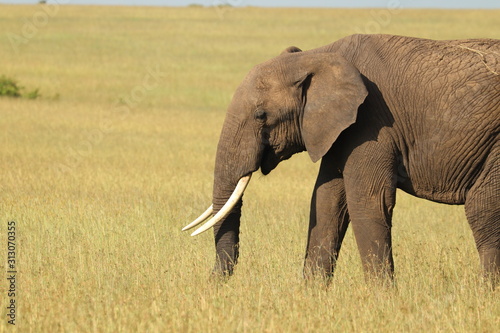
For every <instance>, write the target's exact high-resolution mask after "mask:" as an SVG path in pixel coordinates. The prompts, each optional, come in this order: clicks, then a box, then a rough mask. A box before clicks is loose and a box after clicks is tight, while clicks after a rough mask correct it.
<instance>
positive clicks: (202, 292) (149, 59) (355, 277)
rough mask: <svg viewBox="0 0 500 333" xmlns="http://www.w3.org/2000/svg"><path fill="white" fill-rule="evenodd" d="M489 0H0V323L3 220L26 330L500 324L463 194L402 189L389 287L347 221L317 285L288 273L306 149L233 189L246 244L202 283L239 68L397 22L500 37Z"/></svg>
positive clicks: (297, 258) (417, 31) (303, 218)
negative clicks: (448, 1)
mask: <svg viewBox="0 0 500 333" xmlns="http://www.w3.org/2000/svg"><path fill="white" fill-rule="evenodd" d="M499 16H500V11H498V10H496V11H440V10H405V9H397V10H392V11H391V10H388V9H377V10H370V9H366V10H346V9H343V10H338V9H259V8H238V9H234V8H197V7H190V8H146V7H92V6H69V5H68V6H58V5H53V6H52V7H42V6H6V5H2V6H0V32H1V35H0V75H6V76H9V77H13V78H15V79H17V80H18V81H19V83H20V84H21V85H23V86H25V87H26V89H35V88H39V89H40V94H41V97H40V98H38V99H35V100H27V99H23V98H17V99H12V98H5V97H3V98H0V143H1V145H0V190H1V199H0V240H1V242H0V244H2V245H1V248H2V250H1V251H0V268H1V269H0V271H1V274H0V275H1V281H2V282H1V283H0V286H1V289H0V290H1V294H0V307H1V308H2V309H3V310H2V311H1V317H0V318H1V323H0V331H7V330H8V329H9V326H10V325H9V324H8V320H9V318H8V317H7V315H6V314H7V309H6V307H7V306H8V302H9V301H10V297H9V296H8V295H7V289H8V288H9V285H8V281H7V277H8V276H7V271H8V267H7V256H8V254H7V249H6V245H5V244H6V242H7V235H8V234H7V228H8V222H10V221H15V223H16V269H17V276H16V277H17V279H16V296H15V301H16V327H17V328H18V329H19V330H20V331H23V332H89V331H94V332H108V331H115V332H116V331H120V332H127V331H131V332H133V331H142V332H145V331H151V332H168V331H178V332H220V331H226V332H346V331H353V332H388V331H393V332H396V331H406V332H408V331H414V332H420V331H428V332H429V331H430V332H498V330H499V327H500V294H499V292H500V290H498V288H497V290H496V291H495V292H491V291H488V289H487V288H485V287H484V285H482V284H481V281H480V279H479V277H478V273H479V260H478V257H477V253H476V252H475V247H474V243H473V239H472V235H471V232H470V230H469V227H468V225H467V222H466V219H465V216H464V211H463V207H460V206H459V207H454V206H446V205H440V204H435V203H430V202H428V201H424V200H419V199H415V198H412V197H410V196H408V195H405V194H404V193H398V203H397V206H396V209H395V216H394V232H393V235H394V254H395V263H396V281H397V282H396V287H395V288H392V289H376V288H371V287H370V286H368V285H367V284H366V283H365V281H364V279H363V274H362V271H361V264H360V260H359V256H358V253H357V249H356V246H355V244H354V240H353V237H352V234H351V232H350V230H349V231H348V235H347V236H346V240H345V242H344V245H343V248H342V252H341V256H340V262H339V265H338V270H337V273H336V276H335V278H334V280H333V283H332V285H331V286H330V288H325V287H324V286H323V285H322V284H320V283H317V284H316V283H312V284H306V283H305V282H304V281H303V280H302V278H301V268H302V260H303V255H304V249H305V242H306V233H307V224H308V222H307V220H308V210H309V200H310V195H311V191H312V187H313V184H314V179H315V175H316V172H317V168H318V165H317V164H313V163H311V162H310V160H309V159H308V157H307V156H306V154H301V155H298V156H295V157H293V158H292V159H291V160H290V161H287V162H285V163H283V164H282V165H280V166H279V167H278V169H277V170H275V171H274V172H272V173H271V174H270V175H269V176H266V177H264V176H257V177H254V178H255V179H254V180H253V181H252V183H251V185H250V186H249V189H248V190H247V194H246V196H245V207H244V212H243V222H242V235H241V257H240V264H239V266H238V268H237V271H236V273H235V276H233V278H232V279H231V280H230V281H228V282H227V283H224V284H216V283H213V282H212V281H210V280H209V279H208V277H209V271H210V268H211V265H212V263H213V259H214V250H213V236H212V235H211V234H210V233H206V234H203V235H201V236H198V237H196V238H191V237H190V236H189V234H188V233H181V232H180V229H181V227H182V226H184V225H185V224H186V223H188V222H189V221H190V220H191V219H193V218H194V217H196V216H197V214H198V213H200V212H202V211H203V210H204V209H205V208H206V206H208V204H209V203H210V199H211V198H210V195H211V186H212V170H213V163H214V153H215V148H216V144H217V140H218V135H219V131H220V128H221V126H222V121H223V119H224V114H225V108H226V106H227V104H228V103H229V101H230V99H231V96H232V93H233V91H234V89H235V88H236V86H237V85H238V84H239V82H240V81H241V79H242V78H243V76H244V75H245V73H246V72H247V71H248V70H249V69H250V68H251V67H252V66H253V65H254V64H257V63H259V62H262V61H264V60H266V59H268V58H270V57H273V56H275V55H277V54H279V53H280V52H281V51H282V50H283V49H285V48H286V47H288V46H290V45H296V46H298V47H300V48H303V49H309V48H314V47H317V46H321V45H324V44H327V43H330V42H332V41H335V40H337V39H339V38H341V37H343V36H346V35H349V34H352V33H359V32H371V33H379V32H380V33H392V34H400V35H412V36H418V37H426V38H435V39H455V38H473V37H489V38H500V20H498V17H499Z"/></svg>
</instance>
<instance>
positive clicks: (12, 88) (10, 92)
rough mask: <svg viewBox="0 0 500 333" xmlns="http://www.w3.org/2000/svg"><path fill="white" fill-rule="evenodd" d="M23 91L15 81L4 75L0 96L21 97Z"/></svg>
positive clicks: (0, 84)
mask: <svg viewBox="0 0 500 333" xmlns="http://www.w3.org/2000/svg"><path fill="white" fill-rule="evenodd" d="M21 89H22V87H20V86H19V85H18V84H17V82H16V81H14V80H13V79H10V78H8V77H6V76H4V75H2V76H1V77H0V96H8V97H21Z"/></svg>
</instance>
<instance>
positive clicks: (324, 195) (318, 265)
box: [304, 156, 349, 278]
mask: <svg viewBox="0 0 500 333" xmlns="http://www.w3.org/2000/svg"><path fill="white" fill-rule="evenodd" d="M337 170H338V169H337V168H332V167H331V166H330V165H329V163H328V158H327V157H326V156H325V157H324V158H323V161H322V163H321V168H320V173H319V175H318V179H317V181H316V185H315V187H314V193H313V197H312V201H311V212H310V219H309V235H308V241H307V249H306V256H305V261H304V276H305V277H306V278H309V277H312V276H315V275H319V276H322V277H325V278H328V277H331V276H333V271H334V270H335V265H336V261H337V258H338V254H339V251H340V246H341V244H342V240H343V239H344V236H345V233H346V230H347V226H348V225H349V214H348V212H347V203H346V198H345V191H344V180H343V179H342V178H341V175H340V173H339V172H338V171H337Z"/></svg>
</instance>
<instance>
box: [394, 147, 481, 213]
mask: <svg viewBox="0 0 500 333" xmlns="http://www.w3.org/2000/svg"><path fill="white" fill-rule="evenodd" d="M468 147H469V148H470V147H471V145H468V146H467V145H464V146H463V147H460V148H459V147H457V146H454V147H453V148H450V149H447V147H446V146H445V145H441V146H439V145H434V146H432V147H431V146H429V145H425V147H421V148H420V149H415V151H414V152H413V154H409V157H408V159H407V165H404V164H405V163H404V162H403V163H401V165H400V166H399V167H398V187H399V188H401V189H402V190H403V191H405V192H407V193H410V194H412V195H415V196H417V197H419V198H424V199H428V200H431V201H436V202H441V203H446V204H455V205H460V204H464V203H465V198H466V195H467V191H468V190H469V189H470V188H471V187H472V185H473V184H474V182H475V181H476V179H477V178H478V176H479V174H480V172H481V170H482V167H483V164H484V161H485V159H486V156H487V155H486V154H484V153H483V154H480V153H475V154H472V153H471V152H467V149H468Z"/></svg>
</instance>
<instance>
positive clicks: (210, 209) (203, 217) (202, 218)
mask: <svg viewBox="0 0 500 333" xmlns="http://www.w3.org/2000/svg"><path fill="white" fill-rule="evenodd" d="M213 211H214V208H213V205H210V207H208V209H207V210H206V211H205V212H204V213H203V214H201V215H200V217H198V218H197V219H196V220H194V221H193V222H191V223H189V224H188V225H187V226H185V227H184V228H182V231H186V230H189V229H191V228H194V227H196V226H197V225H198V224H200V223H202V222H203V221H205V220H206V219H208V217H209V216H210V215H212V212H213Z"/></svg>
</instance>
